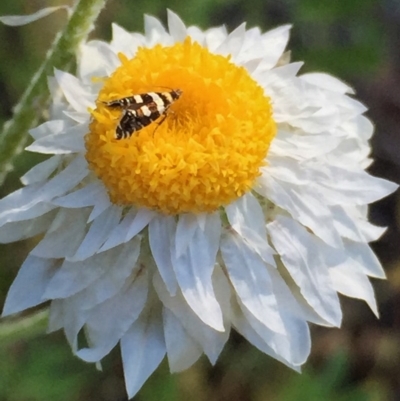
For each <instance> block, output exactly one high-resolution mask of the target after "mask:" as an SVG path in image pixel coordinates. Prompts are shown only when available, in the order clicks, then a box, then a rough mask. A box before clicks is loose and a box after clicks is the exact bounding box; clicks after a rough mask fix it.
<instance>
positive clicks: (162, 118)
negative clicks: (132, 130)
mask: <svg viewBox="0 0 400 401" xmlns="http://www.w3.org/2000/svg"><path fill="white" fill-rule="evenodd" d="M167 117H168V114H167V113H164V114H163V115H162V117H161V118H160V120H159V121H156V122H155V123H156V125H157V127H156V129H155V130H154V131H153V135H154V134H155V133H156V131H157V129H158V127H159V126H160V125H161V124H162V123H163V122H164V121H165V119H166V118H167Z"/></svg>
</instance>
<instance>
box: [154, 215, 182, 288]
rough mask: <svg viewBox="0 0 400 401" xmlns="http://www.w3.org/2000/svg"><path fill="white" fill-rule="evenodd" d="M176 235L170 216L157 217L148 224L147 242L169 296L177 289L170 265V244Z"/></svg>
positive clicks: (172, 218) (172, 219) (174, 225)
mask: <svg viewBox="0 0 400 401" xmlns="http://www.w3.org/2000/svg"><path fill="white" fill-rule="evenodd" d="M175 233H176V222H175V218H174V217H172V216H169V217H164V216H161V215H159V216H157V217H155V218H154V219H153V220H151V222H150V224H149V242H150V249H151V253H152V255H153V258H154V261H155V262H156V264H157V267H158V271H159V273H160V275H161V277H162V279H163V281H164V283H165V285H166V287H167V289H168V291H169V293H170V294H171V295H175V294H176V291H177V289H178V282H177V281H176V277H175V272H174V268H173V265H172V259H171V258H172V254H171V252H172V244H173V241H172V240H173V238H174V236H175Z"/></svg>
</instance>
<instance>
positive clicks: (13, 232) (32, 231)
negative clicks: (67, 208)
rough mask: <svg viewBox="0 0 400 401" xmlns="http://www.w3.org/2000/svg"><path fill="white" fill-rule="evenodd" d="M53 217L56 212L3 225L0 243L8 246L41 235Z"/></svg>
mask: <svg viewBox="0 0 400 401" xmlns="http://www.w3.org/2000/svg"><path fill="white" fill-rule="evenodd" d="M55 215H56V211H51V212H49V213H46V214H44V215H42V216H39V217H36V218H34V219H31V220H23V221H17V222H12V223H7V224H5V225H4V226H3V227H1V229H0V243H1V244H9V243H11V242H15V241H20V240H23V239H27V238H31V237H34V236H35V235H37V234H40V233H43V232H44V231H46V230H47V229H48V227H49V226H50V224H51V223H52V221H53V220H54V217H55Z"/></svg>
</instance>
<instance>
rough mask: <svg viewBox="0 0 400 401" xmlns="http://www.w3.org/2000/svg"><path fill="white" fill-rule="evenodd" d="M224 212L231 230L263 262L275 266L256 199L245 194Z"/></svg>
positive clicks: (261, 212)
mask: <svg viewBox="0 0 400 401" xmlns="http://www.w3.org/2000/svg"><path fill="white" fill-rule="evenodd" d="M225 211H226V214H227V217H228V220H229V223H230V224H231V225H232V227H233V229H234V230H235V231H236V232H237V233H239V234H240V235H241V237H242V238H243V239H244V241H245V242H246V243H247V244H249V246H250V247H251V248H253V249H254V250H255V251H256V252H257V253H258V254H259V255H260V256H261V258H262V259H263V260H264V262H266V263H269V264H270V265H272V266H275V261H274V256H273V255H274V254H275V251H274V250H273V249H272V248H271V247H270V246H269V245H268V240H267V230H266V228H265V217H264V213H263V211H262V209H261V206H260V204H259V203H258V201H257V199H256V198H255V197H254V196H253V195H252V194H251V193H247V194H246V195H243V196H242V197H241V198H239V199H237V200H236V201H235V202H232V203H231V204H229V205H228V206H226V207H225Z"/></svg>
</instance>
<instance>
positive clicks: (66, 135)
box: [26, 123, 88, 154]
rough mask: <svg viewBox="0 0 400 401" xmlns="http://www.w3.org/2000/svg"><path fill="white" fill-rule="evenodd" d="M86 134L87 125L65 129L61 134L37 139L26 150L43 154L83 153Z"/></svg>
mask: <svg viewBox="0 0 400 401" xmlns="http://www.w3.org/2000/svg"><path fill="white" fill-rule="evenodd" d="M87 132H88V127H87V123H85V124H79V125H75V126H73V127H71V128H67V129H66V130H65V131H63V132H62V133H55V134H51V135H48V136H45V137H42V138H39V139H37V140H36V141H35V142H33V143H32V144H31V145H29V146H28V147H27V148H26V150H28V151H30V152H36V153H43V154H70V153H82V152H84V151H85V143H84V139H83V138H84V136H85V135H86V134H87Z"/></svg>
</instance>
